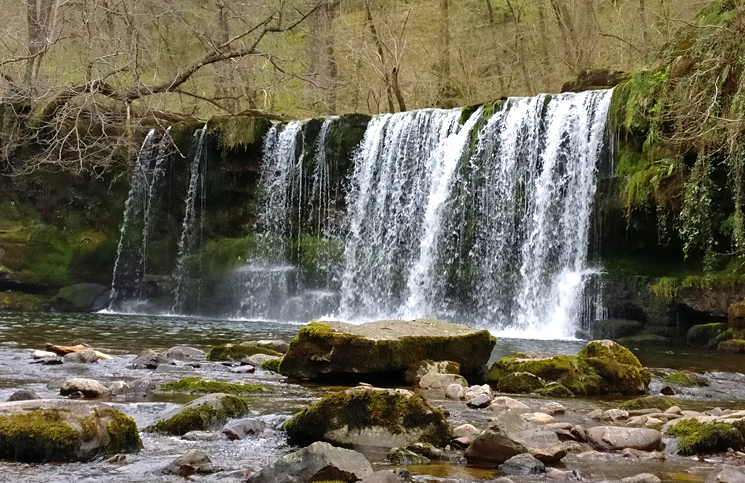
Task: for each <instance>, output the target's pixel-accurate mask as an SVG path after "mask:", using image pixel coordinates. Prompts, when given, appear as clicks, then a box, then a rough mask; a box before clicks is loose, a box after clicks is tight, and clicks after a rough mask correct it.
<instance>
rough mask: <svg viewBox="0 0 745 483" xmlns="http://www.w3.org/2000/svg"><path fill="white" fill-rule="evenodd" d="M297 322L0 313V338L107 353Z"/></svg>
mask: <svg viewBox="0 0 745 483" xmlns="http://www.w3.org/2000/svg"><path fill="white" fill-rule="evenodd" d="M298 328H299V325H297V324H290V323H277V322H258V321H245V320H225V319H208V318H202V317H184V316H175V317H164V316H151V315H118V314H56V313H0V343H6V342H17V343H18V347H20V348H35V349H40V348H43V347H44V344H45V343H46V342H53V343H55V344H72V343H79V342H85V343H88V344H91V345H92V346H94V347H96V348H99V349H106V350H108V351H110V352H130V353H132V352H134V353H137V352H139V351H141V350H142V349H145V348H148V349H167V348H169V347H173V346H174V345H182V344H183V345H190V346H193V347H199V348H209V347H210V346H213V345H217V344H225V343H228V342H232V343H235V342H240V341H242V340H248V339H289V338H291V337H294V335H295V334H296V333H297V330H298Z"/></svg>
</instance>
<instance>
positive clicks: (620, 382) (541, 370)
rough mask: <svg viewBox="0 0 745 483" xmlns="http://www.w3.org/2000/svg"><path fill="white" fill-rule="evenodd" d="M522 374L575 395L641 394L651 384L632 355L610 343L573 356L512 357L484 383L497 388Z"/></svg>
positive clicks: (499, 363)
mask: <svg viewBox="0 0 745 483" xmlns="http://www.w3.org/2000/svg"><path fill="white" fill-rule="evenodd" d="M521 372H529V373H531V374H533V375H535V376H537V377H539V378H540V379H541V380H542V381H543V382H544V383H549V382H555V383H559V384H561V385H562V386H564V387H565V388H566V389H568V390H569V391H570V392H571V393H572V394H574V395H598V394H643V393H645V392H646V391H647V388H648V386H649V382H650V380H651V375H650V374H649V372H648V371H646V370H645V369H644V368H643V367H642V365H641V364H640V363H639V360H638V359H637V358H636V356H634V354H632V353H631V351H629V350H628V349H626V348H625V347H623V346H620V345H618V344H616V343H615V342H612V341H610V340H602V341H591V342H589V343H588V344H587V345H586V346H585V347H584V348H583V349H582V350H581V351H580V352H579V353H577V355H576V356H565V355H560V356H547V355H543V354H536V353H519V354H513V355H511V356H509V357H504V358H502V359H500V360H498V361H496V362H495V363H494V364H493V365H492V367H491V368H490V369H489V371H488V372H487V374H486V380H487V382H488V383H489V384H491V385H492V386H494V387H497V388H499V387H500V384H501V381H502V380H503V379H505V378H509V379H510V380H511V381H514V380H515V377H514V374H515V373H521ZM509 386H510V385H508V384H506V383H505V384H504V385H503V386H502V387H503V390H505V392H506V389H507V388H508V387H509ZM538 389H540V388H538V387H537V388H536V390H538ZM554 390H556V391H561V390H560V389H554Z"/></svg>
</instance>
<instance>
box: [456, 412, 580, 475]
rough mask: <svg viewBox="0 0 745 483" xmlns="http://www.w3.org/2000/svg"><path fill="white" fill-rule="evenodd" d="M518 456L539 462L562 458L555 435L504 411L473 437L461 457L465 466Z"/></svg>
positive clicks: (502, 461)
mask: <svg viewBox="0 0 745 483" xmlns="http://www.w3.org/2000/svg"><path fill="white" fill-rule="evenodd" d="M521 453H530V454H531V455H533V456H534V457H535V458H537V459H539V460H541V461H543V462H551V461H558V460H560V459H561V458H563V457H564V456H566V450H565V449H564V447H563V446H562V444H561V441H559V438H558V436H556V433H555V432H553V431H551V430H548V429H545V428H543V427H541V426H539V425H536V424H534V423H531V422H529V421H526V420H525V419H523V417H522V416H521V415H519V414H515V413H512V412H510V411H505V412H503V413H501V414H499V415H498V416H496V417H495V418H494V421H493V422H492V423H491V424H490V425H489V427H488V428H486V429H485V430H484V431H483V432H482V433H481V434H480V435H479V436H478V437H476V439H475V440H474V441H473V443H472V444H471V445H470V446H469V447H468V449H467V450H466V453H465V457H466V459H467V460H468V463H469V464H494V465H498V464H501V463H504V462H505V461H507V460H508V459H510V458H512V457H513V456H516V455H519V454H521Z"/></svg>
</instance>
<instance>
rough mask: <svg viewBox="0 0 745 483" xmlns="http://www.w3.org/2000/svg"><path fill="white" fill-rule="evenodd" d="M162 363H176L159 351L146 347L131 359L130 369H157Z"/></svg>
mask: <svg viewBox="0 0 745 483" xmlns="http://www.w3.org/2000/svg"><path fill="white" fill-rule="evenodd" d="M162 364H170V365H175V364H176V363H175V362H174V361H172V360H171V359H169V358H168V357H166V356H164V355H163V354H161V353H159V352H155V351H154V350H152V349H147V350H144V351H142V352H140V353H139V354H138V356H137V357H135V359H134V360H133V361H132V364H131V367H132V369H157V368H158V366H160V365H162Z"/></svg>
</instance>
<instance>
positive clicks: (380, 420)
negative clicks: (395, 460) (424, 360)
mask: <svg viewBox="0 0 745 483" xmlns="http://www.w3.org/2000/svg"><path fill="white" fill-rule="evenodd" d="M285 430H286V431H287V436H288V438H289V440H290V442H291V443H292V444H308V443H311V442H313V441H327V442H330V443H333V444H338V445H341V446H347V447H358V446H360V447H378V448H393V447H396V446H398V447H407V446H409V445H412V444H414V443H418V442H423V443H431V444H433V445H436V446H444V445H446V444H447V443H448V442H449V441H450V438H451V433H450V426H449V424H448V422H447V420H446V419H445V416H444V415H443V414H442V412H441V411H440V410H439V409H436V408H433V407H432V406H430V405H429V404H428V403H427V402H426V401H425V400H424V399H423V398H421V397H420V396H417V395H416V394H414V393H413V392H411V391H407V390H405V389H378V388H368V387H353V388H351V389H347V390H346V391H341V392H337V393H334V394H331V395H329V396H326V397H324V398H323V399H321V400H320V401H319V402H317V403H316V404H314V405H313V406H310V407H309V408H306V409H304V410H303V411H301V412H299V413H298V414H296V415H295V417H294V418H293V419H291V420H290V421H288V422H287V423H286V424H285Z"/></svg>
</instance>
